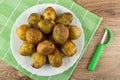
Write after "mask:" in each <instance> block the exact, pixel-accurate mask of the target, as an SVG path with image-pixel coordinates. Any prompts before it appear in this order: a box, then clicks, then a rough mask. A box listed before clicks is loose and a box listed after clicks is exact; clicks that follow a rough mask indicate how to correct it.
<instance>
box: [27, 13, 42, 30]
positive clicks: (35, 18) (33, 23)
mask: <svg viewBox="0 0 120 80" xmlns="http://www.w3.org/2000/svg"><path fill="white" fill-rule="evenodd" d="M41 19H42V17H41V16H40V15H39V14H38V13H32V14H31V15H30V16H29V17H28V22H29V24H30V25H31V26H33V27H34V28H37V29H38V25H37V24H38V22H39V21H40V20H41Z"/></svg>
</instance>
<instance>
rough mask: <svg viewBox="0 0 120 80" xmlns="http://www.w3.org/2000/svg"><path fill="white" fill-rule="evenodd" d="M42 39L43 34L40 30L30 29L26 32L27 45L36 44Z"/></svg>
mask: <svg viewBox="0 0 120 80" xmlns="http://www.w3.org/2000/svg"><path fill="white" fill-rule="evenodd" d="M42 38H43V34H42V32H41V31H40V30H38V29H34V28H30V29H28V30H27V32H26V40H27V42H29V43H33V44H37V43H39V42H40V41H41V40H42Z"/></svg>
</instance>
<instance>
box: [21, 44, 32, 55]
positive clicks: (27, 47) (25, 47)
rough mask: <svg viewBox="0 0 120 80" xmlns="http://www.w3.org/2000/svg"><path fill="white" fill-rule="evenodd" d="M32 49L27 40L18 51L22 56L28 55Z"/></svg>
mask: <svg viewBox="0 0 120 80" xmlns="http://www.w3.org/2000/svg"><path fill="white" fill-rule="evenodd" d="M33 51H34V45H33V44H31V43H28V42H24V43H23V44H22V45H21V46H20V48H19V52H20V54H21V55H23V56H28V55H30V54H32V52H33Z"/></svg>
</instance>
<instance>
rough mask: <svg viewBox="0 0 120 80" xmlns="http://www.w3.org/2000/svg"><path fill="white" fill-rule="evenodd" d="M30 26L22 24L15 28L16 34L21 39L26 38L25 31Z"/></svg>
mask: <svg viewBox="0 0 120 80" xmlns="http://www.w3.org/2000/svg"><path fill="white" fill-rule="evenodd" d="M29 28H30V25H27V24H23V25H20V26H19V27H18V28H17V29H16V34H17V36H18V37H19V38H20V39H21V40H24V41H25V40H26V31H27V30H28V29H29Z"/></svg>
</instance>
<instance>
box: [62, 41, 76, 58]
mask: <svg viewBox="0 0 120 80" xmlns="http://www.w3.org/2000/svg"><path fill="white" fill-rule="evenodd" d="M61 51H62V53H63V54H64V55H65V56H68V57H70V56H73V55H74V54H75V53H76V51H77V47H76V45H75V44H74V43H73V42H72V41H66V42H65V43H64V44H63V45H62V46H61Z"/></svg>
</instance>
